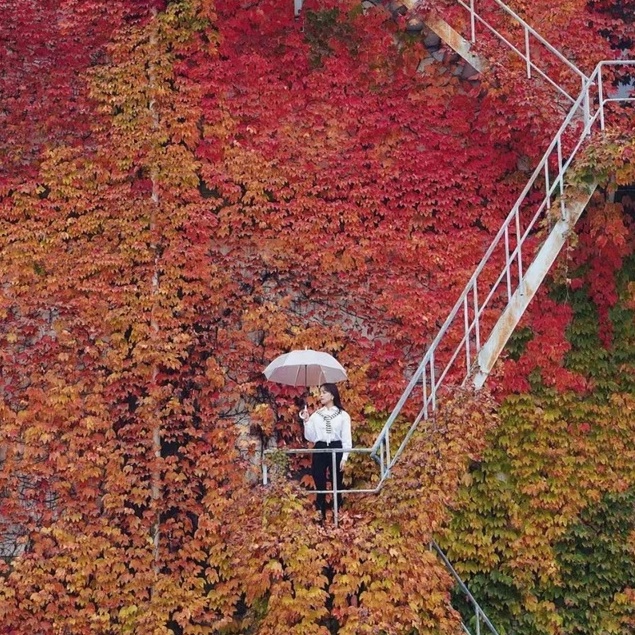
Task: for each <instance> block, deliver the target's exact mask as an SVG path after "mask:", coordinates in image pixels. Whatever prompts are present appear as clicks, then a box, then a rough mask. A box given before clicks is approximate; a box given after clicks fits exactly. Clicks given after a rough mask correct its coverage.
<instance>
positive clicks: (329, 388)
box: [320, 384, 344, 410]
mask: <svg viewBox="0 0 635 635" xmlns="http://www.w3.org/2000/svg"><path fill="white" fill-rule="evenodd" d="M320 388H324V390H326V392H330V393H331V394H332V395H333V405H334V406H335V407H336V408H338V409H339V410H344V408H342V400H341V399H340V391H339V390H338V389H337V386H336V385H335V384H322V385H321V386H320Z"/></svg>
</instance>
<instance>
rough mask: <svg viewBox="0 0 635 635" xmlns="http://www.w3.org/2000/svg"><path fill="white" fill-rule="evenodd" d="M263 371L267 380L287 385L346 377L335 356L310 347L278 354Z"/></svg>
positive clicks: (312, 384)
mask: <svg viewBox="0 0 635 635" xmlns="http://www.w3.org/2000/svg"><path fill="white" fill-rule="evenodd" d="M263 372H264V374H265V377H266V378H267V379H268V380H269V381H275V382H276V383H278V384H286V385H287V386H319V385H320V384H326V383H329V384H330V383H335V382H338V381H343V380H344V379H346V371H345V370H344V367H343V366H342V365H341V364H340V363H339V362H338V361H337V360H336V359H335V357H333V356H332V355H329V354H328V353H322V352H320V351H312V350H311V349H305V350H303V351H291V352H290V353H284V354H283V355H279V356H278V357H276V359H274V360H273V361H272V362H271V364H269V366H267V368H265V370H264V371H263Z"/></svg>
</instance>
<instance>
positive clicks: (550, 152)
mask: <svg viewBox="0 0 635 635" xmlns="http://www.w3.org/2000/svg"><path fill="white" fill-rule="evenodd" d="M616 65H625V66H633V65H635V61H619V60H607V61H602V62H600V63H599V64H598V65H597V66H596V68H595V70H594V71H593V73H592V74H591V76H590V77H589V79H588V80H587V82H586V83H585V86H584V90H583V91H582V92H581V93H580V95H579V96H578V98H577V100H576V101H575V102H574V104H573V106H572V107H571V109H570V110H569V113H568V115H567V117H566V118H565V120H564V122H563V123H562V125H561V126H560V129H559V130H558V132H557V134H556V135H555V137H554V139H553V140H552V142H551V143H550V145H549V147H548V149H547V151H546V152H545V154H544V155H543V158H542V159H541V161H540V163H539V164H538V166H537V167H536V169H535V170H534V172H533V174H532V176H531V178H530V179H529V181H528V183H527V185H526V186H525V188H524V189H523V191H522V193H521V194H520V196H519V197H518V199H517V201H516V203H515V204H514V206H513V207H512V210H511V211H510V213H509V214H508V216H507V218H506V219H505V221H504V222H503V224H502V226H501V228H500V229H499V231H498V233H497V234H496V236H495V237H494V239H493V240H492V243H491V244H490V246H489V248H488V250H487V251H486V253H485V255H484V256H483V258H482V260H481V262H480V263H479V265H478V266H477V268H476V270H475V271H474V273H473V274H472V277H471V278H470V280H469V281H468V283H467V285H466V286H465V289H464V291H463V293H462V294H461V296H460V297H459V299H458V301H457V302H456V304H455V305H454V308H453V309H452V310H451V311H450V314H449V315H448V317H447V319H446V321H445V322H444V324H443V326H442V327H441V329H440V331H439V332H438V334H437V336H436V338H435V339H434V341H433V342H432V344H431V345H430V347H429V348H428V350H427V352H426V354H425V356H424V358H423V360H422V361H421V363H420V365H419V367H418V368H417V370H416V371H415V373H414V375H413V376H412V378H411V380H410V382H409V384H408V386H407V387H406V389H405V390H404V392H403V394H402V396H401V398H400V399H399V401H398V403H397V405H396V406H395V408H394V409H393V411H392V412H391V414H390V416H389V417H388V419H387V421H386V423H385V424H384V427H383V428H382V430H381V432H380V433H379V435H378V437H377V439H376V441H375V443H374V444H373V446H372V454H373V455H379V454H380V453H382V445H383V444H388V443H389V437H388V432H389V430H390V428H391V427H392V425H393V424H394V422H395V421H396V420H397V418H398V417H399V416H400V414H401V413H402V410H403V409H404V406H405V405H406V403H407V402H408V400H409V399H410V397H411V395H412V393H413V391H414V389H415V387H417V386H418V385H419V384H421V386H422V396H423V398H422V401H421V407H420V409H419V410H418V414H417V415H416V416H415V418H414V422H413V424H412V425H411V427H410V429H409V431H408V433H407V434H406V436H405V438H404V440H403V441H402V443H401V444H400V446H399V448H398V449H397V451H396V452H394V453H392V456H391V459H390V462H389V463H388V465H387V466H386V468H385V473H384V474H383V475H382V481H383V479H384V478H385V477H387V476H388V474H389V472H390V469H391V468H392V466H393V465H394V463H395V461H396V460H397V459H398V458H399V456H400V454H401V453H402V452H403V450H404V447H405V445H406V443H407V441H408V440H409V438H410V436H411V435H412V433H413V432H414V430H415V429H416V427H417V426H418V425H419V423H420V422H421V421H422V420H427V419H428V418H429V417H430V415H431V414H432V412H434V411H435V410H436V405H437V394H438V391H439V389H440V388H441V386H442V384H443V382H444V380H445V378H446V377H447V376H448V375H449V374H450V373H451V371H454V372H455V374H456V371H461V372H460V373H459V380H460V381H459V382H457V383H465V382H466V381H467V380H468V379H470V377H471V376H472V375H473V372H474V370H475V364H477V362H478V352H479V350H480V348H481V343H482V342H484V341H485V340H486V336H487V333H488V331H487V330H486V327H488V326H491V319H489V320H488V319H486V317H487V316H486V309H492V310H494V311H496V312H498V313H502V310H503V309H504V306H505V304H506V302H509V300H510V299H511V296H512V295H513V293H514V291H515V289H517V288H518V287H519V286H520V284H521V282H522V279H523V273H524V270H525V268H524V263H525V262H527V261H528V260H529V258H528V255H529V257H530V256H531V255H532V254H531V251H532V243H533V242H535V241H534V240H533V238H534V236H535V232H536V230H537V229H538V228H539V224H540V222H542V221H543V220H546V221H547V222H549V214H550V213H551V211H552V204H553V203H554V202H557V201H558V200H559V204H560V214H561V215H562V216H563V217H564V216H565V215H566V191H567V185H566V183H565V173H566V172H567V170H568V168H569V167H570V165H571V163H572V161H573V159H574V157H575V155H576V154H577V152H578V150H579V149H580V147H581V146H582V144H583V142H584V141H585V139H586V138H587V137H588V135H589V134H590V132H591V129H592V127H593V126H594V125H595V124H596V122H598V120H599V127H600V129H601V130H604V127H605V112H604V106H605V104H606V103H609V102H615V101H635V99H633V98H614V97H608V98H605V97H604V96H603V77H602V70H603V68H604V67H606V66H616ZM584 103H588V104H589V105H591V104H594V103H595V105H596V106H597V109H596V110H595V112H594V113H591V112H589V117H588V119H587V120H586V124H585V125H584V126H583V127H582V128H581V129H580V126H579V124H578V122H576V121H575V115H576V112H577V111H578V110H579V109H580V108H581V107H582V106H583V104H584ZM568 135H572V136H573V137H574V138H573V140H570V139H569V138H568ZM565 137H566V138H565ZM576 137H577V138H576ZM571 146H572V147H571ZM565 156H566V158H565ZM554 163H555V168H556V169H554V166H553V164H554ZM538 185H542V187H543V188H544V192H543V195H542V199H541V200H540V202H539V203H538V204H537V206H536V203H534V202H532V201H530V200H529V195H530V194H534V193H535V191H536V187H537V186H538ZM528 212H529V213H528ZM513 243H515V246H513V247H512V244H513ZM497 250H498V251H497ZM528 252H529V254H528ZM497 261H498V262H497ZM501 261H502V262H501ZM488 265H491V266H493V267H494V268H495V272H494V275H493V277H492V274H491V272H490V271H489V269H488V271H487V273H488V274H490V278H489V280H488V279H487V277H486V276H485V275H484V272H485V270H486V267H488ZM496 272H497V273H496ZM488 283H489V284H488ZM501 286H502V289H501ZM483 287H485V290H484V291H483ZM479 295H480V296H484V299H483V300H479ZM503 303H505V304H503ZM461 326H462V327H463V328H462V329H461ZM453 328H455V329H458V330H459V336H460V339H459V342H458V344H456V345H455V347H454V349H452V348H450V349H449V352H448V351H445V355H446V357H447V359H446V361H445V362H443V363H444V366H442V367H439V364H440V359H441V357H442V354H443V352H444V351H443V349H442V346H443V344H444V343H445V341H446V336H447V334H448V333H449V332H450V330H451V329H453ZM453 334H454V331H453ZM462 353H463V354H464V355H462ZM459 358H460V359H461V360H463V359H464V360H465V363H464V364H463V362H461V366H463V368H462V369H459V368H457V365H456V364H455V363H456V362H457V360H458V359H459ZM478 387H480V386H478ZM384 452H385V451H384Z"/></svg>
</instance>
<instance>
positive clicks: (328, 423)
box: [320, 408, 340, 434]
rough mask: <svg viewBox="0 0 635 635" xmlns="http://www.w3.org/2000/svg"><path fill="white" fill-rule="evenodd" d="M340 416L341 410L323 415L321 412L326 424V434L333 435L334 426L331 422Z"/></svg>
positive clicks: (337, 409)
mask: <svg viewBox="0 0 635 635" xmlns="http://www.w3.org/2000/svg"><path fill="white" fill-rule="evenodd" d="M338 414H340V409H339V408H336V409H335V412H333V413H327V414H322V413H321V412H320V416H321V417H322V419H324V421H325V423H326V434H332V433H333V424H332V423H331V422H332V421H333V419H335V417H337V415H338Z"/></svg>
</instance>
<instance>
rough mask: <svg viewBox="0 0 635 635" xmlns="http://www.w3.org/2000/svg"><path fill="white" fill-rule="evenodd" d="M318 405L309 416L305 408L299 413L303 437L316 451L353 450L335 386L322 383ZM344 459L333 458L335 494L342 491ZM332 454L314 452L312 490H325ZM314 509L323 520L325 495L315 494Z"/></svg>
mask: <svg viewBox="0 0 635 635" xmlns="http://www.w3.org/2000/svg"><path fill="white" fill-rule="evenodd" d="M320 403H321V404H322V407H321V408H320V409H318V410H316V411H315V412H314V413H313V414H312V415H311V416H309V411H308V408H307V406H306V405H305V406H304V408H303V409H302V411H301V412H300V418H301V419H302V421H303V422H304V438H305V439H306V440H307V441H310V442H311V443H314V444H315V445H314V448H315V449H316V450H319V449H323V448H327V449H328V448H338V449H339V448H341V449H343V450H350V449H351V448H352V447H353V441H352V437H351V418H350V416H349V414H348V413H347V412H346V411H345V410H344V409H343V408H342V402H341V401H340V393H339V391H338V390H337V386H336V385H335V384H322V385H321V386H320ZM347 459H348V452H337V453H336V457H335V482H336V483H337V489H338V491H341V490H342V489H343V484H342V468H343V467H344V463H346V460H347ZM332 466H333V455H332V453H331V452H314V453H313V460H312V462H311V474H312V476H313V481H314V482H315V489H316V490H318V491H319V490H325V489H326V481H327V475H329V474H330V477H331V481H332V480H333V474H332V473H331V472H332ZM337 504H338V506H339V505H341V504H342V496H341V494H338V496H337ZM315 506H316V507H317V508H318V509H319V510H320V511H321V512H322V518H323V519H324V518H325V517H326V494H317V496H316V499H315Z"/></svg>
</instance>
